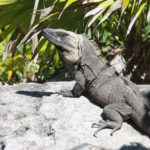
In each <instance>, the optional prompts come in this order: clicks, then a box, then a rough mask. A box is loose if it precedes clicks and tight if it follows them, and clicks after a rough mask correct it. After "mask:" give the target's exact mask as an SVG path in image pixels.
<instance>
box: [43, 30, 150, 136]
mask: <svg viewBox="0 0 150 150" xmlns="http://www.w3.org/2000/svg"><path fill="white" fill-rule="evenodd" d="M43 35H44V36H45V37H46V39H47V40H48V41H50V42H51V43H52V44H54V45H55V46H56V48H57V49H58V52H59V54H60V56H61V58H62V59H63V61H64V63H66V64H67V65H69V66H70V67H71V68H73V70H74V76H75V81H76V83H75V85H74V87H73V89H72V90H71V91H61V94H62V95H63V96H67V97H79V96H81V95H82V93H83V92H84V91H85V90H86V92H87V93H88V94H89V96H90V97H91V98H92V100H93V101H95V102H96V103H97V104H98V105H99V106H102V107H104V109H103V114H104V116H105V118H106V120H105V121H100V122H99V123H94V124H93V125H92V127H95V126H96V127H97V128H98V130H97V131H96V132H95V133H94V136H96V135H97V133H98V132H99V131H100V130H102V129H104V128H110V129H112V131H111V135H113V133H114V132H115V131H117V130H119V129H120V128H121V126H122V124H123V121H126V120H128V119H131V120H132V121H133V122H134V123H135V124H136V125H137V126H138V127H139V128H141V129H142V130H143V131H144V132H146V133H147V134H149V135H150V109H149V108H148V107H147V105H146V103H145V100H144V98H143V96H142V95H141V94H140V92H139V90H138V88H137V87H136V85H135V84H134V83H132V82H131V81H130V80H128V79H127V78H125V77H123V76H121V75H119V74H118V73H117V72H116V71H115V70H114V69H113V68H112V67H111V66H110V65H109V64H108V63H105V62H104V60H103V59H102V58H99V57H98V56H97V53H96V48H95V46H94V44H93V43H92V42H91V41H90V40H89V39H88V38H87V37H85V36H84V35H82V34H75V33H73V32H71V31H66V30H63V29H44V30H43Z"/></svg>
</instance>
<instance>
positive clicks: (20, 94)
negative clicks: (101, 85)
mask: <svg viewBox="0 0 150 150" xmlns="http://www.w3.org/2000/svg"><path fill="white" fill-rule="evenodd" d="M73 85H74V82H47V83H45V84H36V83H23V84H19V85H14V86H5V85H4V86H2V87H0V148H1V149H2V150H101V149H103V150H104V149H105V150H117V149H118V150H119V149H120V150H127V149H132V150H133V149H136V150H146V149H147V150H148V149H150V139H149V137H148V136H147V135H145V134H142V133H140V132H139V131H138V129H137V130H136V129H135V128H134V127H133V126H131V125H130V124H127V123H124V124H123V127H122V129H121V130H119V131H117V132H116V133H115V134H114V136H110V132H111V130H109V129H105V130H102V131H101V132H99V134H98V137H97V138H95V137H94V136H93V133H94V131H95V130H96V129H94V128H91V125H92V123H93V122H98V121H99V120H100V119H101V117H100V114H101V113H102V109H101V108H100V107H98V106H96V105H95V104H93V103H91V102H90V101H89V100H88V99H87V98H85V97H84V96H81V97H80V98H66V97H62V96H61V95H58V94H57V93H56V92H59V91H60V90H64V89H71V88H72V87H73Z"/></svg>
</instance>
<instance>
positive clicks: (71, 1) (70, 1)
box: [59, 0, 78, 19]
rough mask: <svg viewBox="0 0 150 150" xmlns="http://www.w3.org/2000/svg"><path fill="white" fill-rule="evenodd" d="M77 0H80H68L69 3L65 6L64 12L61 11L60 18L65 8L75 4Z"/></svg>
mask: <svg viewBox="0 0 150 150" xmlns="http://www.w3.org/2000/svg"><path fill="white" fill-rule="evenodd" d="M77 1H78V0H68V1H67V3H66V4H65V6H64V8H63V10H62V12H61V13H60V15H59V19H60V17H61V15H62V14H63V12H64V10H65V9H66V8H67V7H69V6H70V5H71V4H73V3H75V2H77Z"/></svg>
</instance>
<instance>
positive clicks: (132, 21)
mask: <svg viewBox="0 0 150 150" xmlns="http://www.w3.org/2000/svg"><path fill="white" fill-rule="evenodd" d="M146 5H147V3H143V4H142V5H141V7H140V8H139V10H138V11H137V13H136V14H135V16H134V17H133V19H132V20H131V22H130V24H129V27H128V30H127V34H126V35H128V34H129V33H130V31H131V29H132V27H133V25H134V23H135V21H136V20H137V18H138V17H139V15H140V14H141V12H142V10H143V9H144V7H145V6H146Z"/></svg>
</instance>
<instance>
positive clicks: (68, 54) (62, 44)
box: [43, 28, 80, 64]
mask: <svg viewBox="0 0 150 150" xmlns="http://www.w3.org/2000/svg"><path fill="white" fill-rule="evenodd" d="M43 34H44V36H45V37H46V39H47V40H48V41H50V42H51V43H52V44H54V45H55V46H56V48H57V49H58V52H59V54H60V55H61V57H62V59H63V60H64V61H65V62H66V63H68V64H75V63H76V62H78V60H79V58H80V56H79V46H78V45H79V38H78V35H77V34H75V33H73V32H70V31H66V30H63V29H49V28H47V29H44V30H43Z"/></svg>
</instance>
